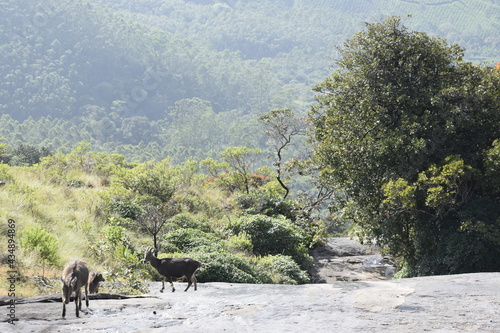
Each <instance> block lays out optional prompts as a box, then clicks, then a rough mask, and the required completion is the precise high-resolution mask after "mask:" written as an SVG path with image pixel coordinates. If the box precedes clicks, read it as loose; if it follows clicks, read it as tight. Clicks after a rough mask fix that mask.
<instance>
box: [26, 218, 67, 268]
mask: <svg viewBox="0 0 500 333" xmlns="http://www.w3.org/2000/svg"><path fill="white" fill-rule="evenodd" d="M19 244H20V246H21V248H22V249H23V250H24V251H26V252H27V253H36V254H37V255H38V256H39V257H40V259H42V261H43V262H47V264H49V265H54V266H58V265H59V254H58V246H57V239H56V237H55V236H54V235H53V234H51V233H50V232H48V231H47V230H45V229H43V228H42V227H40V226H33V227H28V228H26V229H24V230H23V231H22V232H21V236H20V238H19Z"/></svg>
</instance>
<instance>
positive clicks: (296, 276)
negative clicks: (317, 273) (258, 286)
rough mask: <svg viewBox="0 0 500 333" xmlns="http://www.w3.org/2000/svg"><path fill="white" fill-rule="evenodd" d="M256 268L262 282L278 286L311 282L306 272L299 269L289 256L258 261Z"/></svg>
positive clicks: (267, 257)
mask: <svg viewBox="0 0 500 333" xmlns="http://www.w3.org/2000/svg"><path fill="white" fill-rule="evenodd" d="M257 266H258V269H259V271H260V272H261V275H262V277H261V278H263V279H265V280H264V281H266V280H268V281H269V283H278V284H304V283H309V282H310V281H311V280H310V278H309V274H307V272H306V271H303V270H301V269H300V267H299V265H297V263H296V262H295V261H294V260H293V259H292V257H290V256H284V255H275V256H266V257H262V258H260V259H259V261H258V262H257Z"/></svg>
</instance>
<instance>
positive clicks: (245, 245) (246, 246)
mask: <svg viewBox="0 0 500 333" xmlns="http://www.w3.org/2000/svg"><path fill="white" fill-rule="evenodd" d="M226 248H227V250H228V251H229V252H231V253H235V252H240V253H253V244H252V239H251V238H250V236H248V235H247V234H246V233H244V232H243V233H241V234H239V235H231V236H230V237H229V239H228V240H227V241H226Z"/></svg>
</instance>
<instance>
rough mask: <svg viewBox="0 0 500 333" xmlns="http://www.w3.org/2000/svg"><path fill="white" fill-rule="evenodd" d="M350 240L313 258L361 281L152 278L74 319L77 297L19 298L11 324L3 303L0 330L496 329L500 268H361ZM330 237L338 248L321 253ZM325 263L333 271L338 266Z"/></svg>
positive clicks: (499, 328) (499, 312)
mask: <svg viewBox="0 0 500 333" xmlns="http://www.w3.org/2000/svg"><path fill="white" fill-rule="evenodd" d="M343 242H344V245H341V244H343ZM347 245H349V246H347ZM351 245H352V247H353V248H358V245H357V244H352V243H351V242H350V241H348V240H346V239H344V240H340V241H339V240H337V241H335V242H334V243H332V244H331V246H328V247H327V248H326V249H324V250H323V252H324V253H323V255H321V254H316V255H315V258H316V260H318V262H319V261H321V260H326V261H328V260H330V262H333V261H334V260H337V259H338V260H348V259H345V258H351V259H352V258H353V257H358V258H359V260H360V261H361V264H360V263H359V262H358V263H355V264H346V265H347V266H346V267H347V268H348V269H347V268H346V270H345V271H344V272H337V273H332V274H334V275H337V276H339V275H341V274H343V275H344V276H347V277H350V278H353V279H354V278H355V279H358V278H367V280H358V281H355V282H354V281H353V280H349V279H346V280H343V281H342V280H339V279H337V278H336V277H334V278H332V280H331V281H332V282H329V283H322V284H308V285H298V286H291V285H255V284H254V285H252V284H229V283H200V284H198V291H193V290H191V289H190V290H189V291H188V292H183V291H182V290H183V288H185V283H184V284H183V283H179V282H177V283H176V286H177V288H176V289H177V291H176V292H174V293H172V292H165V293H160V292H159V290H160V288H161V282H151V283H150V292H149V294H148V295H144V296H147V297H145V298H131V299H92V298H91V300H90V307H89V309H88V311H86V309H85V304H83V309H84V311H83V312H84V313H83V314H81V315H80V318H76V317H75V308H74V303H71V304H69V307H68V308H67V313H66V318H65V319H62V318H61V310H62V304H61V302H60V301H54V302H49V303H41V302H40V301H39V299H34V300H33V302H31V303H26V304H16V306H15V315H16V319H17V320H16V321H15V325H12V324H9V323H8V322H6V320H7V319H8V317H7V315H8V313H9V311H10V310H9V308H8V307H7V306H0V313H1V314H2V318H3V321H2V322H0V332H127V333H128V332H191V333H192V332H203V333H205V332H238V333H240V332H273V333H274V332H314V333H318V332H339V333H344V332H410V333H411V332H415V333H416V332H486V333H490V332H491V333H493V332H500V273H477V274H462V275H449V276H432V277H420V278H412V279H401V280H393V279H390V278H389V277H387V276H385V277H382V276H381V274H380V273H379V272H373V271H368V272H365V274H361V273H360V272H362V271H363V269H365V268H367V267H368V268H369V266H370V263H366V262H365V261H364V260H366V258H367V256H368V257H369V256H372V255H377V251H376V249H372V250H374V251H372V250H370V251H368V250H367V249H366V248H365V247H359V248H358V250H361V251H368V252H359V251H358V252H356V251H354V252H352V251H350V250H349V251H347V250H346V247H351ZM337 246H338V247H340V248H339V249H338V251H341V252H342V253H339V252H338V253H334V252H331V253H329V254H327V252H328V251H334V250H335V248H336V247H337ZM382 265H386V264H383V263H382ZM325 267H326V268H325V269H326V271H327V272H330V273H331V270H332V269H334V268H333V267H337V268H336V269H341V268H339V267H342V266H341V265H337V266H334V265H333V266H332V265H330V266H328V265H325ZM353 267H354V268H355V274H354V275H351V273H350V271H349V269H352V268H353ZM384 267H385V266H384ZM356 270H358V271H359V272H357V271H356ZM318 276H320V278H323V279H325V280H327V277H325V276H322V275H318ZM183 285H184V286H183ZM92 296H99V295H92Z"/></svg>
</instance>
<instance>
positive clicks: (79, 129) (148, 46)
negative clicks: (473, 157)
mask: <svg viewBox="0 0 500 333" xmlns="http://www.w3.org/2000/svg"><path fill="white" fill-rule="evenodd" d="M499 9H500V5H498V4H497V3H496V2H495V1H487V0H474V1H473V0H468V1H431V0H421V1H398V0H391V1H367V0H359V1H348V0H343V1H299V0H296V1H291V0H287V1H285V0H281V1H265V0H257V1H208V0H206V1H183V0H172V1H156V0H155V1H153V0H142V1H132V0H96V1H69V0H42V1H35V0H22V1H21V0H13V1H1V2H0V11H1V16H2V21H1V22H0V30H1V32H2V33H1V35H0V36H1V37H0V38H1V40H0V57H1V59H2V62H1V64H0V77H1V78H2V80H1V81H0V137H3V138H4V139H5V141H4V143H7V144H8V146H9V147H11V148H12V149H14V148H15V147H17V146H19V145H20V144H28V145H32V146H35V147H38V148H42V147H45V148H48V149H50V150H51V151H52V152H57V151H60V152H64V153H68V152H69V151H71V150H72V148H74V147H75V146H76V144H77V143H78V142H81V141H84V140H85V141H88V142H91V143H92V144H93V147H94V149H96V150H100V151H107V152H115V153H120V154H123V155H125V156H126V157H127V158H128V159H131V160H148V159H155V160H161V159H163V158H165V157H166V156H170V157H172V158H173V159H174V160H175V161H185V160H186V159H187V158H188V157H191V156H194V157H198V158H204V157H213V156H216V154H217V153H219V152H221V151H223V150H224V148H226V147H228V146H248V147H261V148H262V147H263V146H264V142H265V135H264V133H263V131H261V130H260V128H259V125H258V123H257V122H256V118H257V117H258V115H259V114H260V113H263V112H267V111H269V110H271V109H274V108H290V109H292V110H294V111H295V112H297V113H298V114H305V113H306V112H307V111H308V109H309V105H310V104H311V102H312V101H313V93H312V91H311V88H312V87H313V86H314V85H316V84H318V83H319V82H321V80H322V79H323V78H324V77H326V76H327V75H328V74H329V73H330V72H331V68H330V66H331V65H332V64H333V63H334V60H335V59H336V57H337V55H336V49H335V46H336V45H339V44H341V43H343V41H344V40H346V38H349V37H351V36H352V35H353V33H355V32H356V31H359V30H360V29H362V28H363V26H364V23H365V22H370V21H373V20H379V19H381V18H383V16H385V15H403V16H404V15H406V14H410V15H412V17H411V18H409V19H407V24H408V26H409V27H411V28H412V29H416V30H420V31H425V32H427V33H429V34H432V35H437V36H442V37H445V38H448V40H449V42H453V43H458V44H460V45H461V46H463V47H465V48H466V49H467V52H466V53H465V56H466V58H467V60H472V61H476V62H486V63H488V64H493V63H496V62H497V60H498V59H497V58H498V54H499V52H498V51H499V48H500V37H499V36H498V29H499V25H500V23H499V22H500V14H499V13H500V10H499Z"/></svg>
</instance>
